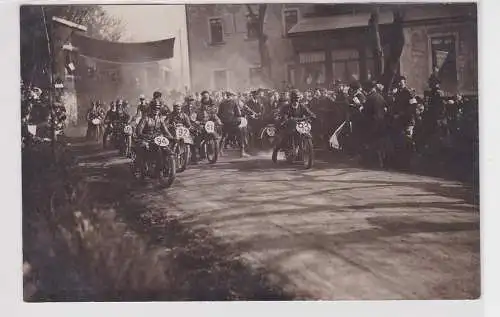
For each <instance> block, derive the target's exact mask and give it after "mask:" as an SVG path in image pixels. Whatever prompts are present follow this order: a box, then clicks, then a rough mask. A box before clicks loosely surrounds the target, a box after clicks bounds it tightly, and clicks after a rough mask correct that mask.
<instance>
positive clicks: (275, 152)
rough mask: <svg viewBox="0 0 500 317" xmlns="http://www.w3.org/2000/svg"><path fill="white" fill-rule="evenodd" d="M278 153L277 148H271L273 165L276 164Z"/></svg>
mask: <svg viewBox="0 0 500 317" xmlns="http://www.w3.org/2000/svg"><path fill="white" fill-rule="evenodd" d="M278 152H279V149H278V147H277V146H275V147H274V148H273V155H272V160H273V163H274V164H276V163H278Z"/></svg>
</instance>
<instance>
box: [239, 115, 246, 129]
mask: <svg viewBox="0 0 500 317" xmlns="http://www.w3.org/2000/svg"><path fill="white" fill-rule="evenodd" d="M247 125H248V121H247V119H246V118H244V117H241V118H240V124H239V126H238V127H239V128H245V127H246V126H247Z"/></svg>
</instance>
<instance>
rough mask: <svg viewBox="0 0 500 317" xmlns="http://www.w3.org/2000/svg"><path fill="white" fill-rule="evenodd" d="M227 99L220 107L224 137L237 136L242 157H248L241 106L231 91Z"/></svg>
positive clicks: (228, 92)
mask: <svg viewBox="0 0 500 317" xmlns="http://www.w3.org/2000/svg"><path fill="white" fill-rule="evenodd" d="M225 95H226V99H224V100H223V101H222V102H221V103H220V105H219V111H218V116H219V118H220V119H221V121H222V131H223V135H224V137H228V136H236V137H237V139H238V143H239V145H240V154H241V156H242V157H243V156H248V154H246V153H245V143H246V142H245V141H246V137H245V136H246V131H245V128H244V127H240V123H241V118H242V117H243V114H242V112H241V108H240V105H238V101H237V100H236V98H235V94H234V93H233V92H231V91H227V92H226V94H225Z"/></svg>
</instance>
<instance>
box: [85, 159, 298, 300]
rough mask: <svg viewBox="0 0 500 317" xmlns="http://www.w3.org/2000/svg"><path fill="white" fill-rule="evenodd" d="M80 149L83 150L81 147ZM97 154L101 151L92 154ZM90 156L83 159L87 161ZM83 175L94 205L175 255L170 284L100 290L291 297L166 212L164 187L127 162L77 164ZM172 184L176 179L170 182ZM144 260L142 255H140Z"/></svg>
mask: <svg viewBox="0 0 500 317" xmlns="http://www.w3.org/2000/svg"><path fill="white" fill-rule="evenodd" d="M85 154H88V152H86V153H85ZM97 157H98V158H97ZM95 158H96V160H102V156H99V155H97V156H95ZM92 160H94V157H92V158H87V159H85V160H84V162H88V161H92ZM80 173H81V174H82V175H83V176H84V177H85V178H87V180H88V181H87V184H88V195H89V200H90V201H92V202H93V204H94V205H95V207H99V208H106V207H113V208H114V209H115V210H116V214H117V217H118V220H119V221H123V223H125V224H126V226H127V227H128V228H129V229H131V230H132V231H134V232H135V233H136V234H138V235H139V236H140V237H141V238H143V239H144V240H145V241H147V245H148V248H151V249H160V250H161V249H163V250H168V252H170V253H171V254H173V255H172V257H173V258H175V261H173V262H172V263H169V270H170V271H171V272H170V273H169V276H175V280H173V281H169V282H170V288H169V289H164V290H159V291H155V292H149V293H148V292H146V293H144V292H143V293H137V292H130V291H127V290H124V291H122V292H120V294H119V295H117V294H113V295H109V294H107V295H106V294H104V295H103V297H105V298H112V300H113V301H115V300H119V301H144V300H146V301H148V300H168V301H171V300H176V301H177V300H182V301H220V300H292V299H296V298H297V295H295V294H294V296H292V295H290V294H286V293H285V292H284V291H283V290H281V289H280V288H279V287H278V286H276V281H271V280H270V279H269V275H268V274H266V273H265V272H263V271H260V270H253V269H251V268H250V267H249V266H247V265H245V264H243V263H242V262H241V261H240V260H239V259H238V253H237V252H236V251H235V250H233V249H231V248H230V247H229V246H227V244H225V243H223V242H222V241H220V240H217V239H216V238H214V237H213V236H212V235H211V234H210V233H209V232H208V231H206V230H202V229H196V230H195V229H193V228H191V227H188V226H186V225H185V224H182V223H181V222H179V221H178V220H177V219H175V218H173V217H171V216H170V215H169V212H168V209H169V208H175V207H174V206H173V205H169V198H168V193H167V194H166V195H163V193H162V192H159V191H157V190H155V188H154V187H153V186H152V185H150V184H148V183H138V182H133V181H132V176H131V174H130V172H129V170H128V166H127V164H110V165H109V166H107V167H106V166H104V165H101V166H99V167H91V168H90V167H81V168H80ZM174 186H175V184H174ZM141 195H147V196H158V203H160V204H162V202H164V207H165V208H164V209H162V210H161V211H155V210H151V209H150V208H149V207H148V206H145V205H144V204H143V203H141V200H140V199H139V198H138V197H140V196H141ZM124 260H125V259H124ZM145 260H147V259H145Z"/></svg>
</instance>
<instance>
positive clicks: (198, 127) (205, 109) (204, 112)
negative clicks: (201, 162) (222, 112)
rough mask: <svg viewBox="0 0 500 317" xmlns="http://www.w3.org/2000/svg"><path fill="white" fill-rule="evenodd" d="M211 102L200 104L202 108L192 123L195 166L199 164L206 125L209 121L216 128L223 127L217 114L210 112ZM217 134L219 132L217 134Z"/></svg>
mask: <svg viewBox="0 0 500 317" xmlns="http://www.w3.org/2000/svg"><path fill="white" fill-rule="evenodd" d="M210 105H211V104H210V103H209V102H202V103H201V104H200V108H199V109H198V111H197V112H196V117H195V120H194V121H193V122H192V126H193V127H194V129H193V131H194V147H193V151H192V153H193V156H192V161H193V164H197V163H198V149H199V148H200V143H201V141H202V137H203V129H204V127H205V123H206V122H207V121H213V122H214V123H215V126H216V127H220V126H222V121H221V120H220V118H219V117H218V116H217V113H215V112H214V111H211V110H210ZM216 134H217V132H216Z"/></svg>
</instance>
